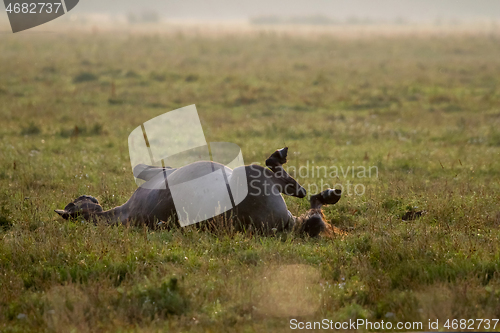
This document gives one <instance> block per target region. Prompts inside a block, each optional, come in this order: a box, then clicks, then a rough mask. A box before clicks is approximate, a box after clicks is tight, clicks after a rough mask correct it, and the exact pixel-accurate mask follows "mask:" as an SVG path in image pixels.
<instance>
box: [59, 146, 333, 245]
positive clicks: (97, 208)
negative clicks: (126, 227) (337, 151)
mask: <svg viewBox="0 0 500 333" xmlns="http://www.w3.org/2000/svg"><path fill="white" fill-rule="evenodd" d="M287 152H288V148H283V149H279V150H276V151H275V152H274V153H273V154H272V155H271V156H270V157H269V158H268V159H267V160H266V165H267V166H268V167H269V168H266V167H263V166H260V165H256V164H252V165H247V166H241V167H237V168H235V169H234V170H231V169H229V168H228V167H226V166H224V165H222V164H219V163H216V162H208V161H200V162H195V163H191V164H188V165H186V166H183V167H181V168H178V169H171V168H158V167H152V166H146V165H142V164H141V165H138V166H136V167H135V168H134V175H135V176H136V177H137V178H140V179H143V180H144V181H146V183H145V184H147V186H141V187H139V188H137V190H136V191H135V192H134V193H133V194H132V196H131V197H130V199H129V200H128V201H127V202H126V203H124V204H123V205H121V206H118V207H115V208H112V209H110V210H107V211H104V210H103V208H102V207H101V205H99V202H98V201H97V199H96V198H94V197H91V196H87V195H83V196H80V197H79V198H77V199H76V200H74V201H73V202H71V203H69V204H68V205H67V206H66V207H65V208H64V210H59V209H57V210H55V211H56V212H57V213H58V214H59V215H61V216H62V217H63V218H65V219H68V218H71V217H76V216H78V215H80V216H82V217H83V218H84V219H85V220H87V221H93V222H96V221H98V220H103V221H105V222H106V223H109V224H114V223H122V224H127V223H137V224H145V225H147V226H149V227H151V228H154V227H156V226H157V225H158V222H159V221H173V222H176V221H178V220H179V216H178V213H177V210H176V206H175V204H174V200H173V198H172V193H171V190H170V186H173V185H172V184H174V185H175V184H179V183H182V182H184V181H187V180H192V179H195V178H199V177H203V176H205V175H206V174H207V173H209V172H210V171H213V170H223V171H224V172H225V175H226V176H227V185H228V188H232V189H238V188H239V186H241V185H242V184H241V182H242V181H245V182H246V184H244V185H246V188H247V189H248V193H247V195H246V196H245V197H244V199H242V200H241V201H240V202H239V203H238V204H237V205H235V206H234V207H233V208H232V209H230V210H228V211H226V212H225V213H224V214H223V218H224V219H226V220H231V221H232V222H234V226H235V228H236V230H244V229H249V228H251V229H253V230H258V231H260V232H263V233H264V234H271V233H272V232H283V231H292V230H293V231H297V232H299V233H304V234H307V235H309V236H311V237H315V236H317V235H319V234H320V233H321V232H325V231H326V232H328V231H329V230H331V228H329V227H328V226H329V225H328V224H327V223H325V220H324V216H323V213H322V211H321V206H322V205H326V204H335V203H337V201H338V200H339V199H340V197H341V192H340V190H332V189H327V190H325V191H323V192H321V193H319V194H317V195H313V196H311V198H310V202H311V209H310V210H309V211H308V212H307V213H306V214H304V215H302V216H301V217H300V218H295V217H294V216H293V215H292V214H291V213H290V212H289V211H288V209H287V206H286V203H285V201H284V199H283V196H282V194H286V195H290V196H294V197H298V198H303V197H305V196H306V190H305V189H304V188H303V187H302V186H301V185H299V183H298V182H297V181H296V180H295V179H294V178H293V177H291V176H290V175H289V174H288V173H287V172H286V171H285V170H284V168H283V166H282V165H283V164H284V163H286V156H287ZM165 180H168V182H166V181H165ZM233 194H235V193H233Z"/></svg>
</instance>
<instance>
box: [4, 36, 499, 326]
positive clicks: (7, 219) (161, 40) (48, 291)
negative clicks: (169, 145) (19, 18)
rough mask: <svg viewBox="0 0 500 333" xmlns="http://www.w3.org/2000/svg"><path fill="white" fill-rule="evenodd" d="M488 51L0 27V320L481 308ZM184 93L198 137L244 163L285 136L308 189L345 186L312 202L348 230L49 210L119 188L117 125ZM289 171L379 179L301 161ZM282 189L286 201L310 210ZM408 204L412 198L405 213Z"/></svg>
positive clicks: (225, 317) (486, 262)
mask: <svg viewBox="0 0 500 333" xmlns="http://www.w3.org/2000/svg"><path fill="white" fill-rule="evenodd" d="M499 54H500V39H499V37H498V36H497V35H479V34H478V35H470V36H466V35H463V36H462V35H449V36H446V37H438V36H427V37H426V36H414V37H411V38H409V37H408V36H406V37H397V36H394V37H391V38H388V37H378V38H371V39H368V38H335V37H333V36H330V37H329V36H322V37H321V38H319V37H317V38H309V39H306V38H300V37H291V36H278V35H275V34H273V33H262V34H260V35H256V36H226V37H225V38H219V37H213V36H212V37H203V36H189V35H184V34H177V35H155V34H146V35H140V36H136V35H133V34H113V35H111V34H105V33H104V34H92V35H91V34H79V35H76V34H61V35H50V34H47V35H39V34H38V35H30V34H26V35H19V36H18V35H17V34H16V35H12V36H11V35H4V36H3V37H2V43H1V44H0V105H1V107H0V116H1V121H2V122H1V123H2V125H1V126H0V139H1V140H0V152H1V153H0V330H1V331H5V332H26V331H55V332H69V331H72V330H76V331H82V332H96V331H102V330H106V331H157V330H163V331H165V330H169V331H171V332H175V331H200V332H201V331H213V332H220V331H228V332H234V331H243V332H254V331H255V332H262V331H288V330H289V319H290V317H292V318H302V319H301V320H303V321H314V320H321V319H323V318H328V319H331V320H347V319H349V318H352V319H356V318H366V319H369V320H371V321H380V320H386V321H387V320H390V321H393V322H396V321H422V322H423V323H424V328H426V327H425V324H426V323H427V322H428V320H429V319H431V320H434V319H439V320H440V323H441V324H443V323H444V321H445V320H446V319H448V318H450V319H452V318H458V319H469V318H499V317H500V308H499V307H498V298H499V297H500V275H499V269H500V257H499V253H500V241H499V237H500V206H499V203H500V182H499V180H500V176H499V175H500V130H498V128H500V107H499V105H500V90H499V89H500V57H498V55H499ZM113 87H114V88H113ZM190 104H196V105H197V108H198V112H199V114H200V117H201V120H202V125H203V127H204V131H205V136H206V138H207V141H209V142H217V141H227V142H234V143H236V144H238V145H239V146H240V147H241V148H242V150H243V156H244V158H245V161H246V162H247V163H249V162H261V163H263V162H264V160H265V158H266V157H267V156H268V155H269V154H270V153H271V152H272V151H274V149H276V148H279V147H282V146H283V145H284V143H286V145H288V146H289V147H290V152H289V154H290V158H289V166H290V167H295V168H296V171H297V172H296V176H297V179H298V180H299V181H300V182H301V183H302V184H304V186H306V188H310V189H314V187H315V186H321V184H322V183H321V182H323V184H325V183H328V184H330V185H333V184H337V183H338V184H343V185H346V184H347V182H348V181H349V182H350V183H351V184H362V185H363V186H364V187H365V189H366V191H365V193H364V195H362V196H357V195H351V196H344V197H343V198H342V199H341V200H340V202H339V203H338V204H337V205H335V206H332V207H326V208H325V210H324V211H325V214H326V217H327V218H328V219H329V220H330V221H331V222H332V224H334V225H336V226H337V227H339V228H342V229H345V230H349V234H348V235H347V236H345V237H343V238H335V239H333V240H327V239H319V240H317V239H303V238H298V237H293V236H288V237H285V236H284V235H279V236H278V237H259V236H250V235H241V234H236V235H231V234H224V233H215V234H210V233H204V232H200V231H197V230H194V229H189V228H188V229H185V230H172V231H152V230H146V229H142V228H126V227H105V226H101V225H98V226H94V225H89V224H84V223H81V221H69V222H68V221H64V220H62V219H61V218H59V217H58V216H57V214H55V213H54V212H53V210H54V209H56V208H63V207H64V206H65V205H66V204H67V203H68V202H70V201H72V200H73V199H75V198H76V197H78V196H80V195H82V194H90V195H93V196H96V197H97V198H98V199H99V201H100V202H101V204H102V205H103V206H104V207H105V208H106V209H107V208H110V207H113V206H115V205H118V204H122V203H124V202H125V201H126V200H127V199H128V198H129V197H130V195H131V193H132V192H133V191H134V189H135V184H134V181H133V177H132V172H131V166H130V162H129V159H128V147H127V137H128V134H129V133H130V132H131V131H132V130H133V129H134V128H135V127H137V126H139V125H140V124H141V123H143V122H144V121H146V120H149V119H151V118H153V117H155V116H157V115H159V114H162V113H164V112H167V111H170V110H173V109H176V108H179V107H182V106H186V105H190ZM308 163H309V164H308ZM304 165H309V167H310V170H312V169H311V168H312V167H313V166H327V167H330V166H336V167H338V168H339V169H340V167H342V168H344V170H345V169H346V168H347V167H352V166H356V167H358V166H363V167H366V168H369V167H373V166H376V167H377V170H378V177H375V176H373V175H372V177H359V176H358V174H355V176H354V177H353V175H352V174H351V173H346V174H342V173H340V172H339V174H338V177H333V178H332V177H330V176H331V175H330V174H326V175H325V174H324V173H321V174H319V175H318V173H316V174H315V176H314V177H313V176H312V174H309V175H308V176H307V177H306V176H301V174H300V169H299V168H300V167H301V166H304ZM303 175H304V174H303ZM313 192H314V191H313ZM285 199H286V201H287V204H288V206H289V209H290V211H291V212H292V213H293V214H294V215H299V214H301V213H303V212H304V211H305V210H306V209H307V207H308V205H307V201H306V200H305V199H303V200H300V199H296V198H288V197H287V198H285ZM411 207H419V209H425V210H427V211H428V213H427V215H425V216H423V217H422V218H420V219H417V220H414V221H408V222H404V221H402V220H401V215H402V214H403V213H404V212H405V211H406V210H407V209H408V208H411ZM497 329H498V327H497Z"/></svg>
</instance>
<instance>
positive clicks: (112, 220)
mask: <svg viewBox="0 0 500 333" xmlns="http://www.w3.org/2000/svg"><path fill="white" fill-rule="evenodd" d="M128 215H129V212H128V207H127V206H126V205H122V206H118V207H115V208H111V209H109V210H106V211H104V212H99V213H95V214H92V217H95V218H98V219H99V220H103V221H104V222H106V223H108V224H116V223H125V222H126V221H127V219H128Z"/></svg>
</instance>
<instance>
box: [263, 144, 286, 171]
mask: <svg viewBox="0 0 500 333" xmlns="http://www.w3.org/2000/svg"><path fill="white" fill-rule="evenodd" d="M287 155H288V147H285V148H281V149H277V150H276V151H275V152H274V153H272V155H271V156H269V158H268V159H267V160H266V166H268V167H270V168H272V167H277V166H280V165H283V164H285V163H286V161H287V160H286V157H287Z"/></svg>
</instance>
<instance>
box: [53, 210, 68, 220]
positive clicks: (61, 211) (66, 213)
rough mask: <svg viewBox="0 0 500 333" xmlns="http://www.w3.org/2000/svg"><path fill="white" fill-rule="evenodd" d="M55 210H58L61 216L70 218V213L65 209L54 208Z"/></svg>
mask: <svg viewBox="0 0 500 333" xmlns="http://www.w3.org/2000/svg"><path fill="white" fill-rule="evenodd" d="M54 212H56V213H57V214H59V215H61V217H62V218H63V219H65V220H67V219H68V218H69V214H68V212H67V211H65V210H62V209H54Z"/></svg>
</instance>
